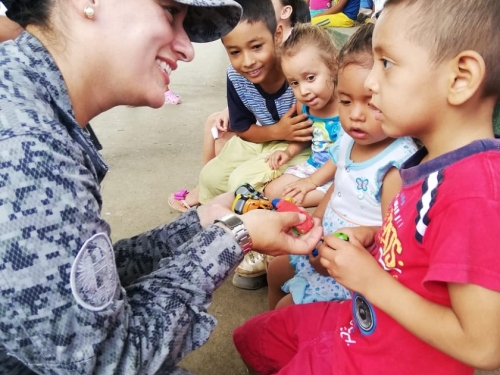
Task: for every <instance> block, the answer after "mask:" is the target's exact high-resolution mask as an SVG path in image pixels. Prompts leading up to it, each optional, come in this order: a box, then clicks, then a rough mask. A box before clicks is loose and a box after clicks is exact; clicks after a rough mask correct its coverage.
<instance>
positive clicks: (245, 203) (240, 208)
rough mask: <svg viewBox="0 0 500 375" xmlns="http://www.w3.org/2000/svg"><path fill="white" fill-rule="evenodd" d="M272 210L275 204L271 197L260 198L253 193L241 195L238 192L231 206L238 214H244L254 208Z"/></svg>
mask: <svg viewBox="0 0 500 375" xmlns="http://www.w3.org/2000/svg"><path fill="white" fill-rule="evenodd" d="M257 209H261V210H272V209H273V206H272V204H271V202H269V199H267V198H265V197H264V198H258V197H257V196H252V195H241V194H238V195H236V197H235V198H234V201H233V205H232V206H231V210H232V211H233V212H235V213H237V214H238V215H243V214H245V213H247V212H248V211H252V210H257Z"/></svg>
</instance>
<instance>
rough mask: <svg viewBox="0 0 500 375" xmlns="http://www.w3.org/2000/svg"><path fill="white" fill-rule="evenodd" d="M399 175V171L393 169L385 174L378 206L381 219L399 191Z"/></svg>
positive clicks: (400, 183)
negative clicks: (379, 206) (380, 210)
mask: <svg viewBox="0 0 500 375" xmlns="http://www.w3.org/2000/svg"><path fill="white" fill-rule="evenodd" d="M401 185H402V182H401V175H400V174H399V169H397V168H396V167H393V168H391V169H389V171H388V172H387V173H386V174H385V176H384V180H383V182H382V189H381V194H380V205H381V208H382V217H384V216H385V213H386V212H387V209H388V208H389V204H390V203H391V202H392V200H393V199H394V197H395V196H396V194H397V193H398V192H399V190H401Z"/></svg>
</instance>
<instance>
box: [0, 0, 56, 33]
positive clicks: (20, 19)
mask: <svg viewBox="0 0 500 375" xmlns="http://www.w3.org/2000/svg"><path fill="white" fill-rule="evenodd" d="M53 2H54V0H36V1H35V0H13V1H6V3H7V4H6V7H7V17H9V18H10V19H11V20H12V21H14V22H17V23H18V24H19V25H21V27H22V28H26V26H27V25H37V26H40V27H47V26H48V21H49V15H50V11H51V8H52V5H53ZM4 4H5V3H4Z"/></svg>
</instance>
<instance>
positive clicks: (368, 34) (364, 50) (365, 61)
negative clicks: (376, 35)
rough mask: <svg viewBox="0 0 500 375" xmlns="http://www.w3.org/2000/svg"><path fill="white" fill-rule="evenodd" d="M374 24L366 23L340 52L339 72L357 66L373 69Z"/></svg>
mask: <svg viewBox="0 0 500 375" xmlns="http://www.w3.org/2000/svg"><path fill="white" fill-rule="evenodd" d="M374 27H375V25H374V24H373V23H365V24H363V25H362V26H360V27H359V29H358V30H356V32H355V33H354V34H352V35H351V37H350V38H349V39H348V40H347V42H346V43H345V44H344V45H343V47H342V48H341V49H340V52H339V58H338V70H339V71H340V70H342V69H343V68H345V67H346V66H347V65H350V64H356V65H359V66H361V67H363V68H368V69H371V68H372V66H373V52H372V37H373V28H374Z"/></svg>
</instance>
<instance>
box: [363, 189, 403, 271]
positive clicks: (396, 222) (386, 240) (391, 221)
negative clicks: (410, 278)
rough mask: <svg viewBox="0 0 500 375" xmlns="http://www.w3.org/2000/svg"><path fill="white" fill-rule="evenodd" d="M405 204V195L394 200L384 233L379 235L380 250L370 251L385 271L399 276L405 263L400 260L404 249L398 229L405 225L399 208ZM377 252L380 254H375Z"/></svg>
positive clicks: (386, 218) (400, 194) (387, 215)
mask: <svg viewBox="0 0 500 375" xmlns="http://www.w3.org/2000/svg"><path fill="white" fill-rule="evenodd" d="M404 203H405V196H404V193H399V194H398V195H397V196H396V198H394V201H393V204H391V205H390V206H389V209H388V211H387V214H386V217H385V220H384V225H383V227H382V229H383V231H382V233H381V234H380V235H379V243H378V249H377V248H372V249H370V252H371V253H372V254H373V255H374V257H375V259H377V260H378V262H379V263H380V265H381V266H382V268H383V269H384V270H386V271H396V272H397V273H399V274H401V273H402V268H403V266H404V263H403V262H402V261H401V260H400V259H399V258H400V257H401V254H402V252H403V248H402V246H401V241H400V239H399V238H398V232H397V228H399V227H401V226H402V225H403V220H402V218H401V216H400V213H399V210H400V209H399V207H400V205H401V206H403V205H404ZM375 246H377V242H375V244H374V247H375ZM375 252H376V253H378V254H375ZM393 277H395V278H397V275H395V274H393Z"/></svg>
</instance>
